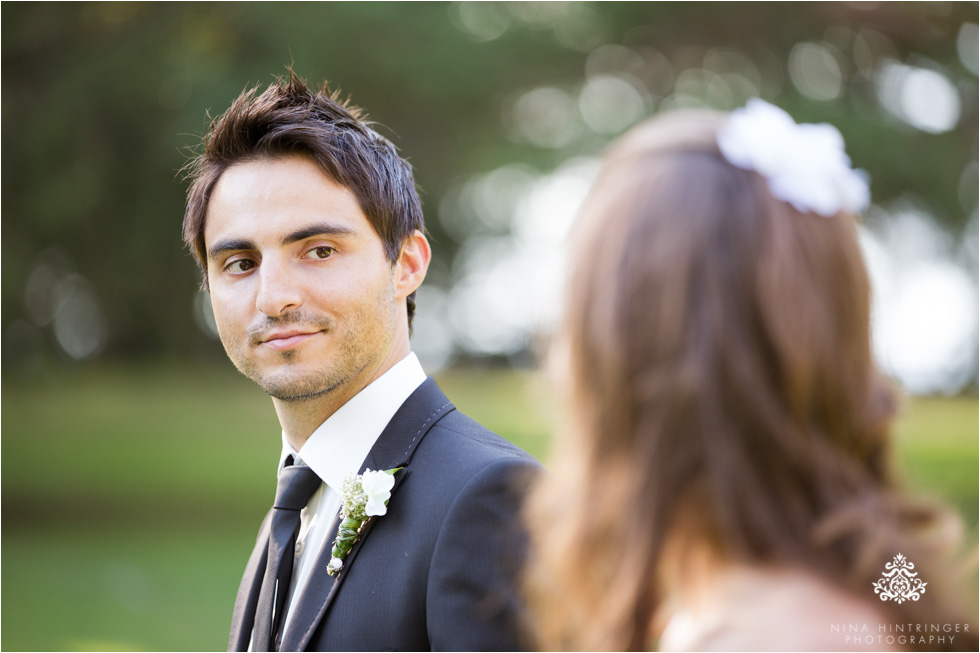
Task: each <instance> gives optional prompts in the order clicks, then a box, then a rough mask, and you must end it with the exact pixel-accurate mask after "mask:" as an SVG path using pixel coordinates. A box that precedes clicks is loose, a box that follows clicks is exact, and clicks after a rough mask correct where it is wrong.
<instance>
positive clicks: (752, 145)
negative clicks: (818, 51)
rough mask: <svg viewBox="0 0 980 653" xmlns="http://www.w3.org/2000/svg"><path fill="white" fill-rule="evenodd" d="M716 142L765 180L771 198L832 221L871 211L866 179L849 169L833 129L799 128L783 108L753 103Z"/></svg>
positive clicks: (733, 116)
mask: <svg viewBox="0 0 980 653" xmlns="http://www.w3.org/2000/svg"><path fill="white" fill-rule="evenodd" d="M717 138H718V148H719V149H720V150H721V153H722V155H723V156H724V157H725V158H726V159H727V160H728V162H729V163H731V164H732V165H734V166H736V167H739V168H742V169H744V170H754V171H755V172H757V173H759V174H760V175H762V176H763V177H765V178H766V180H767V181H768V184H769V192H771V193H772V195H773V197H775V198H776V199H778V200H781V201H783V202H787V203H789V204H791V205H792V206H793V208H795V209H796V210H797V211H800V212H801V213H816V214H818V215H822V216H824V217H831V216H834V215H837V214H838V213H840V212H841V211H845V212H848V213H854V214H857V213H861V212H862V211H864V209H866V208H867V207H868V203H869V202H870V199H871V195H870V192H869V190H868V178H867V175H866V174H865V173H864V171H863V170H854V169H852V168H851V160H850V158H848V156H847V154H845V153H844V138H843V137H842V136H841V134H840V132H839V131H838V130H837V128H836V127H834V126H833V125H829V124H826V123H823V124H819V125H815V124H801V125H798V124H796V123H795V122H794V121H793V118H792V117H791V116H790V115H789V114H788V113H786V112H785V111H783V110H782V109H780V108H779V107H775V106H773V105H771V104H769V103H768V102H766V101H764V100H760V99H758V98H752V99H751V100H749V101H748V103H747V104H746V105H745V107H743V108H741V109H736V110H735V111H733V112H732V114H731V116H730V117H729V118H728V121H727V122H726V123H725V124H724V126H722V127H721V129H719V130H718V137H717Z"/></svg>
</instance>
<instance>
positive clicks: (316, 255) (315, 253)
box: [306, 245, 334, 260]
mask: <svg viewBox="0 0 980 653" xmlns="http://www.w3.org/2000/svg"><path fill="white" fill-rule="evenodd" d="M333 253H334V248H333V247H327V246H326V245H323V246H320V247H314V248H313V249H311V250H310V251H308V252H307V253H306V258H312V259H320V260H322V259H325V258H330V256H331V255H332V254H333Z"/></svg>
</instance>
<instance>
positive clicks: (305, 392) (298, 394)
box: [259, 383, 339, 403]
mask: <svg viewBox="0 0 980 653" xmlns="http://www.w3.org/2000/svg"><path fill="white" fill-rule="evenodd" d="M337 385H339V384H336V383H335V384H332V385H323V384H316V385H314V384H300V385H296V384H288V385H282V384H276V383H259V387H260V388H262V390H264V391H265V393H266V394H267V395H269V396H270V397H272V398H273V399H278V400H279V401H286V402H290V403H302V402H304V401H314V400H316V399H320V398H321V397H325V396H327V395H329V394H330V393H331V392H333V391H334V390H336V389H337Z"/></svg>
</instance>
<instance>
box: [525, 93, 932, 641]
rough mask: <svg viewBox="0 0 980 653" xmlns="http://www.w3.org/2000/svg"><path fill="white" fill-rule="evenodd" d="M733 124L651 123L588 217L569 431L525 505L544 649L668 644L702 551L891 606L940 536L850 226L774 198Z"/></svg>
mask: <svg viewBox="0 0 980 653" xmlns="http://www.w3.org/2000/svg"><path fill="white" fill-rule="evenodd" d="M723 119H724V116H722V115H720V114H715V113H709V112H683V113H676V114H668V115H665V116H662V117H660V118H657V119H655V120H653V121H650V122H648V123H645V124H643V125H641V126H639V127H637V128H634V130H632V131H631V132H630V133H629V134H627V135H626V136H625V137H623V138H622V139H621V140H620V141H619V143H617V144H616V146H614V148H613V149H612V151H611V152H610V153H609V155H608V156H607V158H606V161H605V164H604V167H603V169H602V171H601V173H600V175H599V178H598V180H597V182H596V184H595V186H594V187H593V190H592V192H591V194H590V196H589V198H588V199H587V200H586V203H585V206H584V208H583V210H582V214H581V216H580V219H579V221H578V224H577V227H576V233H575V235H574V244H573V250H572V251H573V254H572V258H571V260H572V261H573V271H572V273H571V276H570V279H569V284H568V288H567V293H566V315H565V319H564V322H563V327H562V331H561V333H560V336H559V338H558V339H557V342H558V345H557V346H556V348H555V352H554V359H555V361H557V362H556V365H557V366H558V367H560V376H561V377H562V378H563V379H565V381H564V386H565V390H566V393H565V395H566V397H565V400H566V402H567V412H566V419H565V422H566V423H565V426H564V430H563V439H562V440H561V441H560V442H559V443H558V450H557V452H556V455H555V459H554V461H553V462H554V464H553V465H552V466H551V467H552V473H551V474H550V475H549V476H548V477H547V478H546V479H544V480H543V481H542V483H541V484H540V486H539V487H538V488H537V489H536V491H535V493H534V495H533V496H532V500H531V502H530V505H529V510H528V519H529V528H530V531H531V538H532V557H531V562H530V565H529V567H528V569H529V573H528V588H529V597H530V603H531V606H532V612H533V617H534V620H535V621H536V624H537V628H538V632H537V635H538V637H539V644H540V646H541V647H542V648H544V649H596V650H637V649H644V648H647V647H649V646H651V645H652V644H654V643H655V640H654V639H651V632H653V631H654V629H653V628H652V626H653V624H652V620H653V618H654V615H656V614H657V612H658V609H659V608H660V607H661V600H662V596H661V587H660V582H659V579H661V578H662V576H663V572H664V571H665V569H667V568H670V567H672V566H675V565H683V564H684V562H685V560H684V553H685V552H687V551H691V550H692V547H697V546H700V547H707V548H708V549H709V550H710V551H711V553H712V555H713V556H714V557H716V558H717V559H721V560H728V561H737V562H748V563H762V564H771V565H778V566H791V567H796V568H802V569H804V570H808V571H812V572H814V573H815V574H817V575H819V577H821V578H823V579H827V580H828V581H829V582H831V583H832V584H834V585H836V586H837V587H839V588H840V589H842V590H844V591H848V592H851V593H853V594H854V595H855V596H857V597H866V598H867V599H868V600H869V601H876V598H875V596H874V594H873V593H872V589H871V584H872V582H873V580H874V579H875V578H876V577H878V576H880V574H881V572H882V570H883V569H884V565H885V563H886V562H888V561H890V560H891V559H892V557H893V556H894V555H895V553H896V552H899V551H901V552H902V553H905V554H906V555H910V556H911V555H914V553H912V552H913V551H919V550H923V546H924V543H925V541H926V540H927V539H928V538H920V537H919V535H918V533H920V532H922V531H923V530H924V529H925V530H930V528H929V527H930V526H935V525H936V524H939V523H940V522H941V521H942V520H941V519H940V518H939V517H938V516H937V515H938V513H936V512H934V511H932V510H931V509H928V508H922V507H916V506H913V505H912V504H911V503H909V502H908V501H906V500H905V499H902V498H901V497H900V495H899V494H898V493H897V492H896V491H894V490H893V488H894V482H893V480H892V479H891V477H890V473H889V459H890V456H889V429H890V424H891V421H892V418H893V416H894V414H895V411H896V399H895V395H894V393H893V391H892V389H891V386H890V385H889V383H888V382H887V381H886V380H885V379H884V378H883V377H882V376H881V374H879V372H878V370H877V369H876V367H875V365H874V362H873V360H872V352H871V346H870V336H869V323H870V315H869V310H870V309H869V306H870V297H869V295H870V288H869V281H868V276H867V273H866V271H865V267H864V263H863V260H862V256H861V251H860V248H859V245H858V240H857V235H856V226H855V222H854V219H853V216H849V215H846V214H839V215H836V216H834V217H831V218H825V217H821V216H818V215H815V214H803V213H800V212H798V211H796V210H795V209H793V208H792V207H791V206H789V205H788V204H784V203H782V202H779V201H776V200H775V199H774V198H773V197H772V196H771V195H770V193H769V192H768V190H767V187H766V181H765V179H763V178H761V177H760V176H759V175H757V174H756V173H754V172H751V171H747V170H742V169H739V168H737V167H735V166H733V165H731V164H730V163H728V162H727V161H726V160H725V158H724V157H723V156H722V155H721V153H720V152H719V150H718V147H717V145H716V132H717V129H718V127H719V125H720V124H722V120H723ZM922 555H923V556H927V555H931V554H927V553H923V554H922ZM918 560H922V562H923V564H924V563H925V562H926V560H925V558H924V557H922V558H919V559H917V562H918ZM937 594H938V592H937ZM930 605H931V606H933V607H936V606H939V605H940V603H939V602H938V601H937V602H930ZM883 609H884V610H886V611H887V610H889V609H891V606H885V607H884V608H883ZM898 610H899V611H901V612H904V613H905V615H904V616H912V615H913V614H914V615H918V617H917V619H918V618H919V617H924V616H927V615H928V614H929V613H930V612H931V609H930V608H929V607H923V606H922V605H918V606H913V607H909V606H908V604H906V606H903V607H901V608H898ZM898 616H900V615H898V614H896V617H898Z"/></svg>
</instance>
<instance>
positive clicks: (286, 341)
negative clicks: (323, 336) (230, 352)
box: [259, 329, 321, 351]
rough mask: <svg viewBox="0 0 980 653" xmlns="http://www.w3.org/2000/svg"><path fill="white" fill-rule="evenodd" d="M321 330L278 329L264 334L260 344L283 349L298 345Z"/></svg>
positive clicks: (278, 349) (279, 349)
mask: <svg viewBox="0 0 980 653" xmlns="http://www.w3.org/2000/svg"><path fill="white" fill-rule="evenodd" d="M318 333H321V331H319V330H317V331H309V330H303V329H277V330H274V331H269V332H268V333H266V334H264V335H263V336H262V338H261V340H260V341H259V344H260V345H263V346H266V347H269V348H270V349H275V350H277V351H282V350H284V349H291V348H293V347H297V346H299V345H301V344H303V343H304V342H306V341H307V340H309V339H311V338H312V337H313V336H315V335H317V334H318Z"/></svg>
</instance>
